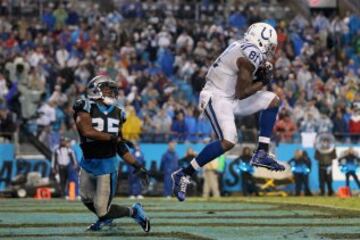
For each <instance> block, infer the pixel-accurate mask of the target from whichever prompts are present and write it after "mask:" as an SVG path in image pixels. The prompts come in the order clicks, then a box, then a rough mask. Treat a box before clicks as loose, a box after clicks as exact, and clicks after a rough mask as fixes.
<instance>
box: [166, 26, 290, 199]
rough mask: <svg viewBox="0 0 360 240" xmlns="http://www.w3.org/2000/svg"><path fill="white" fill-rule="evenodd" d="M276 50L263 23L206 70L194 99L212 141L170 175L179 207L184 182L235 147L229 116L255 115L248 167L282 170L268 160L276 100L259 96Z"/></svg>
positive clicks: (273, 34)
mask: <svg viewBox="0 0 360 240" xmlns="http://www.w3.org/2000/svg"><path fill="white" fill-rule="evenodd" d="M276 47H277V34H276V31H275V29H274V28H273V27H272V26H271V25H269V24H267V23H255V24H253V25H251V26H250V27H249V28H248V30H247V31H246V33H245V36H244V38H243V39H242V40H239V41H236V42H234V43H232V44H231V45H229V46H228V47H227V49H225V51H224V52H223V53H222V54H221V55H220V56H219V57H218V58H217V59H216V60H215V62H214V63H213V65H212V66H211V67H210V69H209V71H208V73H207V76H206V78H207V81H206V85H205V87H204V88H203V90H202V91H201V93H200V108H201V109H202V110H203V112H204V113H205V115H206V116H207V118H208V119H209V120H210V122H211V125H212V127H213V129H214V131H215V133H216V135H217V137H218V140H217V141H215V142H212V143H210V144H208V145H207V146H205V148H204V149H203V150H202V151H201V152H200V154H199V155H198V156H197V157H196V158H194V159H193V160H192V161H191V164H190V165H189V166H188V167H186V168H184V169H183V168H181V169H179V170H177V171H175V172H174V173H173V174H172V181H173V192H174V194H175V196H176V197H177V198H178V200H179V201H184V200H185V193H186V187H187V185H188V184H189V183H190V176H191V175H192V174H193V173H194V172H195V171H196V170H198V169H200V168H201V167H202V166H204V165H205V164H207V163H208V162H210V161H212V160H213V159H215V158H217V157H218V156H220V155H222V154H223V153H225V152H226V151H229V150H230V149H231V148H233V147H234V145H235V144H236V143H237V130H236V126H235V121H234V120H235V117H234V115H242V116H246V115H250V114H254V113H256V112H259V111H261V112H260V134H259V144H258V148H257V150H256V151H255V153H254V155H253V157H252V159H251V164H252V165H253V166H257V167H265V168H267V169H270V170H274V171H283V170H284V169H285V168H284V166H283V165H281V164H279V163H278V162H277V161H276V160H275V159H274V157H273V155H270V154H269V144H270V138H271V134H272V129H273V126H274V123H275V120H276V116H277V112H278V108H279V105H280V99H279V97H278V96H277V95H276V94H275V93H273V92H269V91H263V90H262V89H263V87H264V86H266V85H267V84H268V83H269V81H270V80H271V79H270V78H271V77H270V75H271V72H272V65H271V63H270V62H268V61H269V60H271V58H272V57H273V56H274V53H275V50H276Z"/></svg>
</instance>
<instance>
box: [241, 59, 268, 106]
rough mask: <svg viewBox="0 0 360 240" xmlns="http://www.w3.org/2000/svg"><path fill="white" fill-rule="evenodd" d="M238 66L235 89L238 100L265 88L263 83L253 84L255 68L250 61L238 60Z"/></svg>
mask: <svg viewBox="0 0 360 240" xmlns="http://www.w3.org/2000/svg"><path fill="white" fill-rule="evenodd" d="M236 65H237V67H238V69H239V74H238V78H237V82H236V87H235V98H236V99H244V98H247V97H249V96H251V95H252V94H254V93H255V92H257V91H259V90H261V89H262V88H263V87H264V85H263V83H262V82H253V76H252V73H253V72H254V70H255V66H254V65H253V64H252V63H251V62H250V61H249V60H247V59H246V58H238V59H237V61H236Z"/></svg>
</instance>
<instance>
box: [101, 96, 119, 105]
mask: <svg viewBox="0 0 360 240" xmlns="http://www.w3.org/2000/svg"><path fill="white" fill-rule="evenodd" d="M102 99H103V101H104V103H105V104H107V105H114V104H115V102H116V99H115V98H110V97H103V98H102Z"/></svg>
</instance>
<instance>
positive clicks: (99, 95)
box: [87, 76, 118, 105]
mask: <svg viewBox="0 0 360 240" xmlns="http://www.w3.org/2000/svg"><path fill="white" fill-rule="evenodd" d="M87 96H88V98H90V99H93V100H102V101H103V103H104V104H106V105H113V104H115V102H116V100H117V96H118V86H117V84H116V82H115V81H113V80H111V79H110V78H109V77H107V76H96V77H95V78H93V79H92V80H91V81H90V82H89V84H88V89H87Z"/></svg>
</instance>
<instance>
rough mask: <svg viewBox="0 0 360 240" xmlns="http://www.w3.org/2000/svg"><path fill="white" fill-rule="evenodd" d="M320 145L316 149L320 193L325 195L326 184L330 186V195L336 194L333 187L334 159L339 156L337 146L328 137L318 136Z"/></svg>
mask: <svg viewBox="0 0 360 240" xmlns="http://www.w3.org/2000/svg"><path fill="white" fill-rule="evenodd" d="M316 142H318V145H319V147H317V148H316V151H315V159H316V160H317V161H318V162H319V185H320V194H321V195H322V196H323V195H325V184H326V185H327V188H328V195H329V196H331V195H333V194H334V191H333V188H332V161H333V160H334V159H336V158H337V156H336V150H335V147H334V146H332V143H331V140H330V139H329V138H328V137H327V136H326V137H317V140H316Z"/></svg>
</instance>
